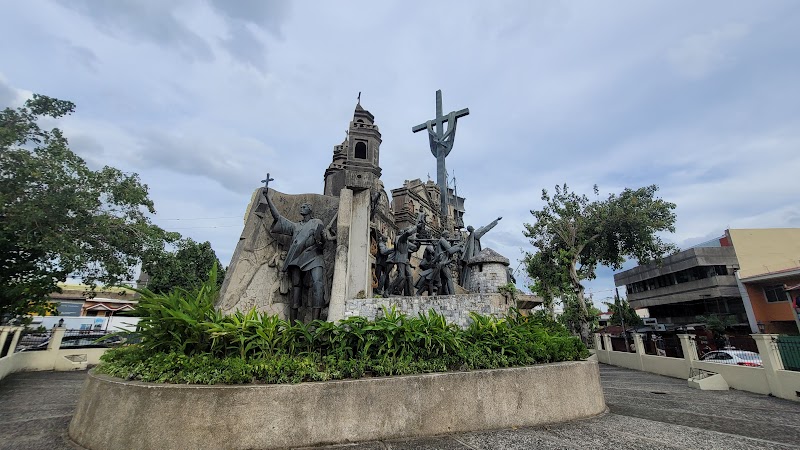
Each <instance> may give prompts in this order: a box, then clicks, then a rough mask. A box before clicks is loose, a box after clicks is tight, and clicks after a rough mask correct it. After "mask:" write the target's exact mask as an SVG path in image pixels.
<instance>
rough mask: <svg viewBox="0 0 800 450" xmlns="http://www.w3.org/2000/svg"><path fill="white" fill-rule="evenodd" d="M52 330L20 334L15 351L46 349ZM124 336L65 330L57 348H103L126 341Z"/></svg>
mask: <svg viewBox="0 0 800 450" xmlns="http://www.w3.org/2000/svg"><path fill="white" fill-rule="evenodd" d="M52 335H53V331H52V330H49V331H44V332H33V333H25V334H22V335H21V336H20V339H19V342H18V343H17V347H16V349H15V350H14V351H15V352H34V351H41V350H47V347H48V346H49V345H50V339H51V338H52ZM128 341H129V340H128V339H126V336H122V335H119V334H118V333H110V332H106V331H102V330H66V331H65V332H64V337H63V338H62V339H61V346H60V347H59V348H64V349H70V348H104V347H113V346H115V345H118V344H121V343H123V342H128Z"/></svg>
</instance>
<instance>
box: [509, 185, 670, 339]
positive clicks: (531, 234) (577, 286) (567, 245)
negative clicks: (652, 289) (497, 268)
mask: <svg viewBox="0 0 800 450" xmlns="http://www.w3.org/2000/svg"><path fill="white" fill-rule="evenodd" d="M657 191H658V187H657V186H655V185H651V186H647V187H643V188H639V189H635V190H633V189H627V188H626V189H625V190H623V191H622V193H620V194H619V195H615V194H610V195H609V196H608V198H607V199H604V200H600V199H598V200H594V201H590V200H589V198H588V197H586V195H578V194H575V193H573V192H570V191H569V188H568V187H567V185H566V184H564V185H563V186H556V187H555V195H553V196H552V197H551V196H550V195H549V194H548V192H547V190H544V189H543V190H542V200H543V201H544V202H545V205H544V207H542V209H540V210H538V211H534V210H531V214H532V215H533V217H534V219H535V222H534V223H533V224H527V223H526V224H525V231H524V234H525V236H526V237H528V238H529V239H530V242H531V244H532V245H533V246H534V247H536V249H537V252H536V253H542V256H535V255H536V253H534V254H533V255H530V254H529V255H528V256H527V258H526V260H528V261H552V263H553V266H552V267H550V268H547V269H544V270H543V269H542V266H541V264H529V265H528V273H529V275H530V277H531V279H532V280H533V281H534V286H539V285H542V286H554V288H555V289H557V290H561V291H562V293H563V294H573V295H575V296H576V298H577V302H576V303H577V305H579V306H580V314H581V316H582V317H580V322H581V326H580V333H579V334H580V336H581V339H583V340H584V342H588V340H589V321H590V320H591V317H590V314H589V309H588V308H587V306H586V301H585V296H584V287H583V285H582V284H581V281H582V280H587V279H594V278H595V269H596V268H597V265H598V264H602V265H605V266H609V267H611V268H613V269H617V270H618V269H620V268H621V267H622V263H623V262H625V258H636V259H637V260H639V263H640V264H642V263H646V262H649V261H652V260H655V259H659V258H661V257H662V256H663V255H664V254H666V253H667V252H670V251H673V250H674V249H675V247H674V246H673V245H672V244H668V243H665V242H664V241H662V240H661V238H660V237H659V236H658V235H657V233H659V232H663V231H671V232H674V231H675V226H674V224H675V214H674V213H673V210H674V209H675V204H673V203H669V202H666V201H664V200H662V199H659V198H656V197H655V194H656V192H657ZM594 192H595V195H598V194H599V191H598V189H597V186H595V187H594ZM554 274H557V276H556V275H554ZM554 279H555V280H567V282H566V283H563V284H562V285H554V284H553V282H552V280H554ZM537 289H538V288H537ZM548 289H549V288H548Z"/></svg>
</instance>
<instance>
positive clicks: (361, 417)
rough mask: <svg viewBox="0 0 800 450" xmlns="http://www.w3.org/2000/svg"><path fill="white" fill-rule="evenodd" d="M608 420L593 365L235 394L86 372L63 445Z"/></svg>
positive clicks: (240, 445) (237, 442)
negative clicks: (68, 440) (70, 442)
mask: <svg viewBox="0 0 800 450" xmlns="http://www.w3.org/2000/svg"><path fill="white" fill-rule="evenodd" d="M565 380H569V382H565ZM604 411H606V404H605V400H604V398H603V390H602V388H601V386H600V371H599V369H598V365H597V362H596V361H571V362H562V363H554V364H542V365H536V366H529V367H517V368H509V369H497V370H476V371H473V372H449V373H433V374H423V375H410V376H400V377H381V378H366V379H360V380H346V381H328V382H319V383H300V384H280V385H235V386H198V385H174V384H156V383H142V382H136V381H124V380H122V379H118V378H111V377H108V376H105V375H99V374H96V373H94V372H93V371H91V372H89V376H88V377H87V379H86V382H85V384H84V386H83V391H82V393H81V397H80V400H79V401H78V406H77V408H76V410H75V415H74V416H73V418H72V422H71V423H70V425H69V437H70V438H71V439H72V440H73V441H74V442H75V443H77V444H79V445H81V446H83V447H84V448H88V449H90V450H101V449H102V450H128V449H133V448H135V449H140V450H148V449H184V448H192V449H220V448H226V449H254V448H263V449H276V448H292V447H304V446H312V445H320V444H333V443H348V442H360V441H371V440H381V439H394V438H403V437H420V436H434V435H438V434H447V433H462V432H469V431H481V430H492V429H503V428H512V427H529V426H535V425H542V424H548V423H558V422H566V421H571V420H576V419H584V418H588V417H592V416H596V415H598V414H602V413H603V412H604Z"/></svg>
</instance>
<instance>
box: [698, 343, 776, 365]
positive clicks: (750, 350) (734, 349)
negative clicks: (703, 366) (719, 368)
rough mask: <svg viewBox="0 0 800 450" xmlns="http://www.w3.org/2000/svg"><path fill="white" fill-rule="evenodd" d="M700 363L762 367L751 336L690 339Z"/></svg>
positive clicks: (756, 347)
mask: <svg viewBox="0 0 800 450" xmlns="http://www.w3.org/2000/svg"><path fill="white" fill-rule="evenodd" d="M692 340H693V341H694V343H695V345H696V346H697V356H698V357H699V359H700V361H704V362H713V363H719V364H728V365H736V366H748V367H762V366H763V364H762V361H761V355H759V354H758V346H757V345H756V341H755V340H754V339H753V338H752V337H751V336H721V337H714V338H711V337H708V336H703V335H697V336H694V337H692Z"/></svg>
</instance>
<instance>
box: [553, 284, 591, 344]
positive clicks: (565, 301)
mask: <svg viewBox="0 0 800 450" xmlns="http://www.w3.org/2000/svg"><path fill="white" fill-rule="evenodd" d="M561 304H562V306H563V307H564V311H563V312H562V313H561V315H560V316H558V320H559V321H560V322H561V323H562V324H564V326H565V327H567V329H568V330H569V331H570V332H571V333H573V334H578V335H580V333H581V329H582V327H583V326H584V324H585V326H586V327H587V328H588V329H589V330H591V331H594V330H596V329H597V327H598V326H599V324H600V310H599V309H597V308H595V306H594V304H592V300H591V299H588V298H587V299H584V302H583V307H581V306H580V304H579V303H578V297H577V296H576V295H574V294H565V295H564V296H562V297H561ZM584 310H585V311H586V313H584ZM587 317H588V318H587Z"/></svg>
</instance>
